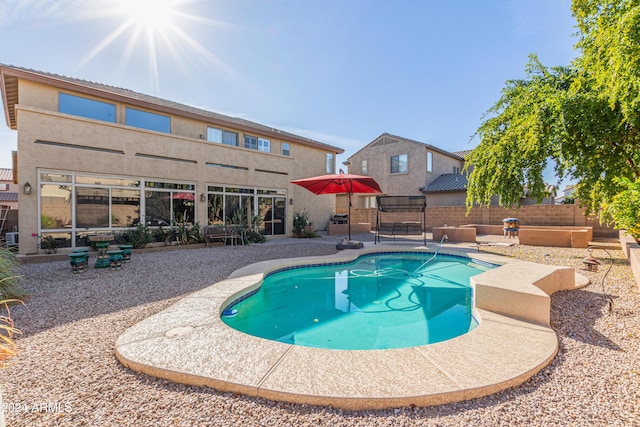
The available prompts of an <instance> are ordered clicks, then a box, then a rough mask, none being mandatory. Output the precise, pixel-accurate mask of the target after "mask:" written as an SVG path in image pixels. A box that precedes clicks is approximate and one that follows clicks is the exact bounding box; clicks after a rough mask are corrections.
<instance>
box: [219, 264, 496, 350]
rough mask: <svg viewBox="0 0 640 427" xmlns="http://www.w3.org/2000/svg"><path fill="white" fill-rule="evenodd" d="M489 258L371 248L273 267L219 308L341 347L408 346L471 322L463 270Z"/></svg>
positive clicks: (280, 333)
mask: <svg viewBox="0 0 640 427" xmlns="http://www.w3.org/2000/svg"><path fill="white" fill-rule="evenodd" d="M491 267H492V266H487V265H480V264H476V263H475V262H472V261H471V259H469V258H466V257H458V256H448V255H442V254H438V255H437V256H435V258H434V256H433V254H432V253H420V252H406V253H387V254H382V255H380V254H370V255H364V256H361V257H359V258H357V259H356V260H355V261H353V262H349V263H339V264H337V265H335V264H333V265H314V266H305V267H296V268H291V269H286V270H281V271H277V272H274V273H272V274H270V275H268V276H267V277H265V279H264V280H263V283H262V285H261V286H260V288H259V289H258V290H257V291H256V292H255V293H254V294H253V295H250V296H245V297H243V298H240V299H238V300H236V301H234V302H232V303H231V304H229V305H228V306H227V307H225V309H226V310H227V311H226V313H227V314H231V313H233V315H232V316H225V315H223V316H222V320H223V322H224V323H226V324H227V325H229V326H230V327H232V328H234V329H237V330H239V331H241V332H245V333H247V334H250V335H254V336H258V337H262V338H266V339H270V340H275V341H280V342H284V343H291V344H297V345H303V346H308V347H320V348H329V349H343V350H371V349H389V348H403V347H414V346H419V345H425V344H431V343H435V342H439V341H444V340H447V339H451V338H454V337H456V336H459V335H462V334H464V333H467V332H469V331H470V330H472V329H473V328H475V327H476V326H477V321H476V320H475V319H474V317H473V292H472V288H471V285H470V282H469V278H470V277H471V276H474V275H476V274H479V273H481V272H483V271H486V270H487V269H489V268H491Z"/></svg>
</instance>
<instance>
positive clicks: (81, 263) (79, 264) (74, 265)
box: [68, 252, 89, 274]
mask: <svg viewBox="0 0 640 427" xmlns="http://www.w3.org/2000/svg"><path fill="white" fill-rule="evenodd" d="M68 256H69V264H71V271H73V273H74V274H75V273H82V272H84V271H86V270H87V264H88V262H89V253H88V252H73V253H70V254H69V255H68Z"/></svg>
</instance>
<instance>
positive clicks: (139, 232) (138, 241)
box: [124, 224, 154, 249]
mask: <svg viewBox="0 0 640 427" xmlns="http://www.w3.org/2000/svg"><path fill="white" fill-rule="evenodd" d="M124 238H125V240H126V241H127V243H128V244H130V245H133V247H134V248H135V249H140V248H144V247H145V246H147V245H148V244H149V243H151V242H153V240H154V237H153V235H152V234H151V231H149V227H147V226H146V225H143V224H138V226H137V227H136V228H135V229H133V230H128V231H127V232H126V233H125V234H124Z"/></svg>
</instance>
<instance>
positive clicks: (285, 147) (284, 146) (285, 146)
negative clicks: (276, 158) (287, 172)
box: [282, 142, 290, 156]
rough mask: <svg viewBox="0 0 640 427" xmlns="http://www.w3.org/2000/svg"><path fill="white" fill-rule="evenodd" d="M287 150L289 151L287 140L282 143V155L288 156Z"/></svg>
mask: <svg viewBox="0 0 640 427" xmlns="http://www.w3.org/2000/svg"><path fill="white" fill-rule="evenodd" d="M289 152H290V147H289V143H288V142H283V143H282V155H283V156H288V155H289Z"/></svg>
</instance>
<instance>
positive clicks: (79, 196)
mask: <svg viewBox="0 0 640 427" xmlns="http://www.w3.org/2000/svg"><path fill="white" fill-rule="evenodd" d="M110 223H111V221H110V219H109V189H108V188H96V187H76V228H94V227H99V228H103V227H104V228H107V227H109V225H110Z"/></svg>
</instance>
